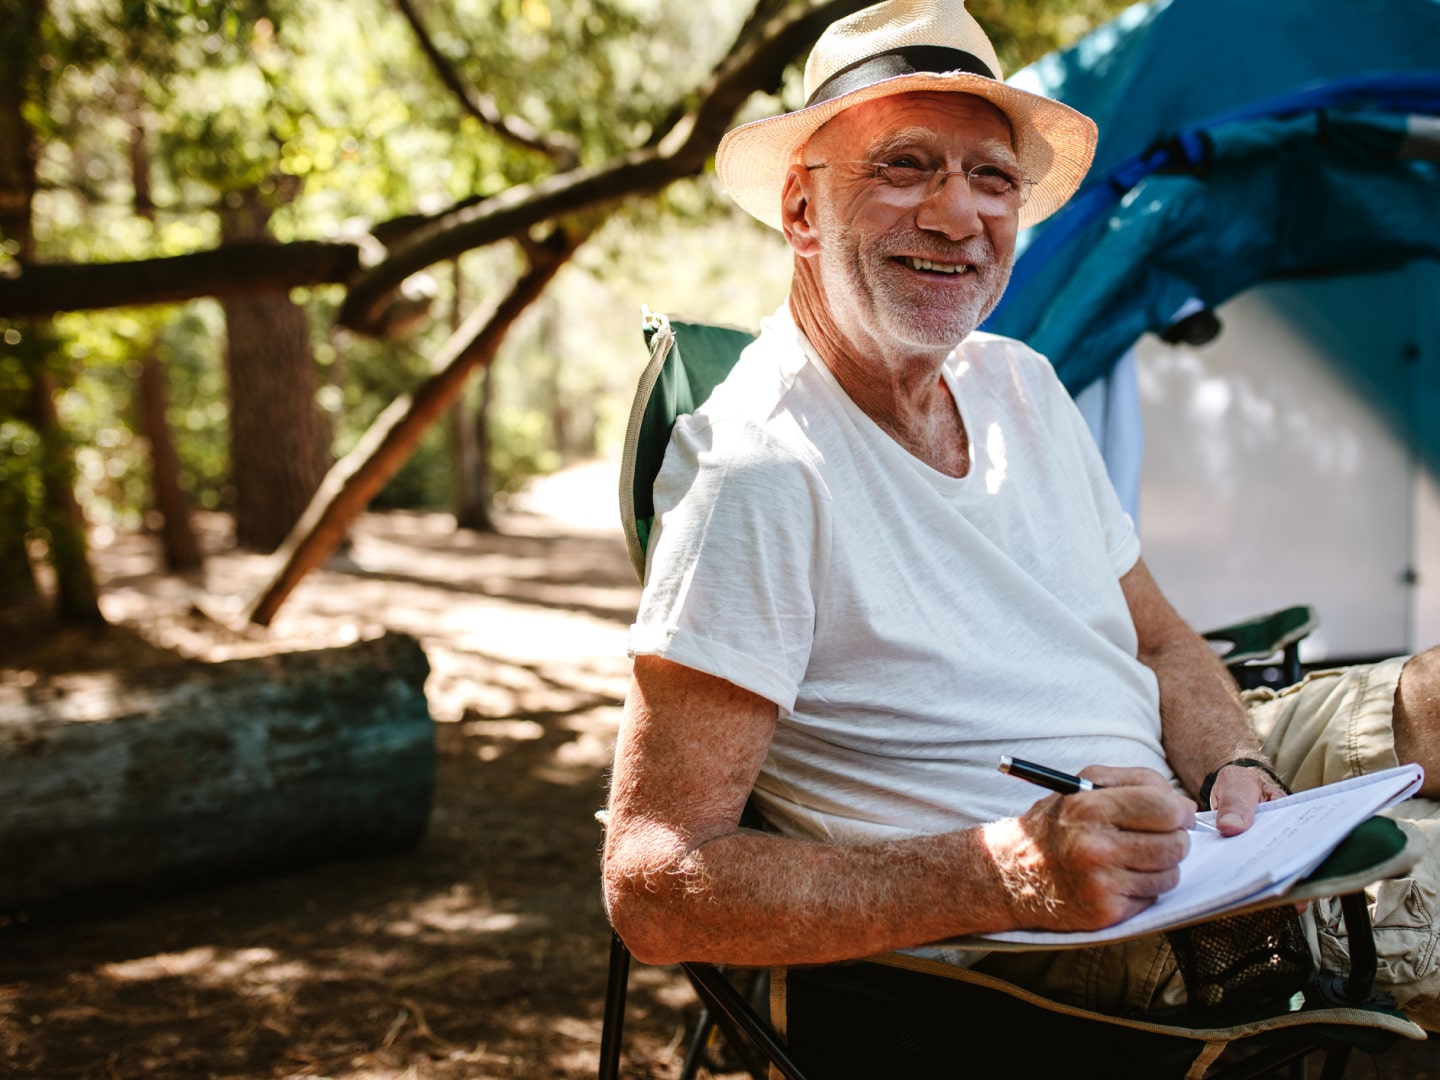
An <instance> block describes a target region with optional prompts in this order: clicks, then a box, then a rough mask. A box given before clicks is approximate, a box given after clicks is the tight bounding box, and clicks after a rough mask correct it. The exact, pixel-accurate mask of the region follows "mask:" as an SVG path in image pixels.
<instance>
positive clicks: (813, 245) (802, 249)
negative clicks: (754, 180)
mask: <svg viewBox="0 0 1440 1080" xmlns="http://www.w3.org/2000/svg"><path fill="white" fill-rule="evenodd" d="M811 183H812V181H811V179H810V173H809V171H808V170H807V169H806V168H805V166H804V165H798V164H797V165H791V166H790V169H789V171H788V172H786V174H785V186H784V187H783V188H781V189H780V229H781V231H782V232H784V233H785V239H786V240H788V241H790V246H791V247H792V248H793V249H794V250H795V254H797V255H805V256H809V255H814V254H815V253H816V252H817V251H819V250H820V233H819V229H818V225H817V223H816V221H815V213H814V208H815V203H814V200H813V199H812V198H811V190H810V185H811Z"/></svg>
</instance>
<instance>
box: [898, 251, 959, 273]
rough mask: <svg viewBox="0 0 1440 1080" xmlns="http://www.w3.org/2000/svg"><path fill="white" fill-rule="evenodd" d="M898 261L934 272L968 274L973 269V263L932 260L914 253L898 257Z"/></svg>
mask: <svg viewBox="0 0 1440 1080" xmlns="http://www.w3.org/2000/svg"><path fill="white" fill-rule="evenodd" d="M900 262H902V263H904V264H905V265H906V266H908V267H909V268H910V269H911V270H928V271H930V272H931V273H935V274H970V273H973V272H974V271H975V266H974V264H973V263H943V262H932V261H931V260H930V259H920V258H916V257H915V256H914V255H906V256H904V257H903V258H901V259H900Z"/></svg>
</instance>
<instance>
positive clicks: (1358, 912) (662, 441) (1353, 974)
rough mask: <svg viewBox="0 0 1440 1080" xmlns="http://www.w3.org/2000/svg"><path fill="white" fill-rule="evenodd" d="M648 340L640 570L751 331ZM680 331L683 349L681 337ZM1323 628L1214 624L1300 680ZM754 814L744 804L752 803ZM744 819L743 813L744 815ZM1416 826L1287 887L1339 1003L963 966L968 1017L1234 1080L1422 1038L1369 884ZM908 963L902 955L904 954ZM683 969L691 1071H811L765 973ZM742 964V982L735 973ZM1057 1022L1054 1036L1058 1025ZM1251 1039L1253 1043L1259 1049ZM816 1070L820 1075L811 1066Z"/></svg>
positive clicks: (630, 479)
mask: <svg viewBox="0 0 1440 1080" xmlns="http://www.w3.org/2000/svg"><path fill="white" fill-rule="evenodd" d="M645 339H646V342H647V344H648V345H649V348H650V362H649V364H648V365H647V366H646V368H645V371H644V373H643V375H642V376H641V379H640V383H639V386H638V388H637V390H636V394H635V400H634V404H633V405H632V407H631V412H630V419H629V426H628V430H627V434H626V439H625V451H624V455H623V458H622V462H621V477H620V505H621V517H622V520H623V523H624V530H625V542H626V547H627V548H628V551H629V555H630V561H631V565H632V566H633V567H634V569H635V573H636V575H637V576H638V577H639V578H640V579H641V580H642V581H643V580H644V575H645V558H646V551H647V547H648V544H649V539H650V533H651V531H652V529H653V527H654V515H655V507H654V503H653V501H652V498H651V486H652V484H653V483H654V480H655V476H656V474H657V473H658V472H659V470H660V464H661V461H662V460H663V458H664V454H665V448H666V445H667V444H668V442H669V436H670V431H671V429H672V427H673V426H674V423H675V420H676V418H677V417H679V416H681V415H683V414H685V413H688V412H691V411H693V410H694V409H695V408H696V407H697V406H698V405H699V404H701V403H702V402H704V401H705V399H706V398H707V397H708V396H709V395H710V392H711V391H712V390H713V389H714V387H715V386H716V385H717V384H718V383H719V382H720V381H721V380H722V379H724V377H725V376H726V374H728V373H729V371H730V369H731V368H732V367H733V366H734V364H735V362H736V361H737V359H738V358H739V355H740V353H741V351H742V350H743V349H744V348H745V346H746V345H748V344H749V343H750V342H751V341H752V340H753V339H754V335H752V334H750V333H747V332H745V331H743V330H736V329H732V328H727V327H721V326H713V325H708V324H704V323H688V322H680V321H678V320H676V321H671V320H669V319H667V318H666V317H665V316H664V315H658V314H651V313H650V312H648V311H647V312H646V316H645ZM682 341H683V346H684V347H683V353H682V349H681V342H682ZM1314 625H1315V616H1314V613H1313V611H1311V609H1310V608H1308V607H1297V608H1288V609H1285V610H1284V611H1280V612H1276V613H1274V614H1272V615H1267V616H1263V617H1261V618H1259V619H1254V620H1250V621H1248V622H1246V623H1242V624H1238V625H1236V626H1231V627H1226V628H1223V629H1220V630H1216V631H1212V632H1211V633H1210V634H1208V635H1206V636H1207V638H1208V639H1210V640H1211V642H1212V644H1213V645H1214V646H1216V647H1217V650H1218V651H1220V652H1221V655H1222V658H1223V659H1224V660H1225V662H1226V663H1227V664H1228V665H1231V666H1232V669H1233V668H1235V667H1238V666H1239V665H1244V664H1257V663H1269V662H1271V661H1272V660H1273V658H1274V657H1275V656H1276V655H1277V654H1283V658H1282V660H1281V666H1282V667H1283V671H1284V675H1285V676H1286V677H1287V678H1289V679H1290V680H1291V681H1293V680H1294V679H1298V677H1299V655H1298V642H1299V640H1300V639H1301V638H1303V637H1304V636H1305V634H1307V633H1308V632H1309V631H1310V629H1311V628H1312V627H1313V626H1314ZM748 812H750V811H749V810H748V808H747V813H748ZM742 824H745V821H744V820H743V819H742ZM1420 846H1421V843H1420V841H1419V840H1418V837H1417V836H1416V835H1415V834H1413V833H1408V832H1406V831H1405V829H1403V828H1402V827H1401V826H1399V825H1396V824H1395V823H1394V822H1392V821H1390V820H1389V819H1386V818H1381V817H1376V818H1372V819H1371V820H1370V821H1368V822H1366V823H1364V824H1363V825H1362V826H1360V827H1359V828H1357V829H1356V830H1355V831H1354V832H1353V833H1352V834H1351V835H1350V836H1349V838H1347V840H1346V841H1345V842H1344V843H1342V844H1341V846H1340V847H1339V848H1338V849H1337V850H1336V851H1335V852H1334V853H1333V854H1332V855H1331V856H1330V857H1329V858H1328V859H1327V860H1326V861H1325V862H1324V864H1322V865H1321V866H1320V867H1319V868H1318V869H1317V870H1316V871H1315V872H1314V873H1313V874H1312V875H1311V876H1310V877H1309V878H1308V879H1307V880H1306V881H1305V882H1302V883H1301V884H1300V885H1299V886H1297V887H1296V888H1295V889H1293V890H1291V892H1290V893H1288V894H1287V902H1294V901H1296V900H1300V899H1312V898H1316V899H1318V898H1321V897H1333V896H1340V897H1341V905H1342V910H1343V913H1344V917H1345V920H1346V926H1347V929H1348V934H1349V939H1350V949H1351V964H1350V972H1349V976H1348V978H1347V979H1345V980H1343V985H1341V986H1338V987H1331V988H1328V989H1329V991H1330V993H1329V994H1328V997H1329V1002H1330V1003H1329V1004H1327V1003H1326V1002H1325V1001H1322V1000H1319V999H1320V998H1321V997H1322V996H1326V995H1323V994H1322V993H1320V991H1319V990H1312V991H1307V999H1306V1002H1305V1006H1304V1008H1303V1009H1300V1010H1297V1011H1289V1012H1279V1011H1277V1010H1262V1011H1256V1010H1251V1011H1249V1012H1247V1013H1244V1014H1241V1013H1234V1014H1231V1015H1227V1016H1225V1017H1224V1020H1223V1023H1221V1022H1220V1021H1219V1020H1217V1019H1216V1018H1215V1017H1214V1016H1213V1015H1206V1014H1198V1013H1186V1014H1182V1015H1180V1016H1178V1017H1177V1016H1167V1017H1165V1018H1164V1021H1163V1022H1158V1021H1157V1022H1150V1021H1148V1020H1145V1021H1136V1020H1128V1019H1121V1018H1117V1017H1112V1016H1108V1015H1105V1014H1101V1013H1095V1012H1091V1011H1088V1010H1083V1009H1077V1008H1073V1007H1070V1006H1066V1005H1062V1004H1060V1003H1057V1002H1053V1001H1048V1000H1046V999H1043V998H1040V997H1038V996H1036V995H1034V994H1031V993H1029V992H1028V991H1025V990H1023V989H1021V988H1019V987H1016V986H1013V985H1011V984H1009V983H1006V982H1003V981H1001V980H999V979H995V978H993V977H990V976H986V975H982V974H978V973H973V972H969V973H965V977H964V978H962V980H961V985H963V986H964V987H965V988H964V990H963V993H964V994H966V995H968V997H969V998H973V1001H971V1000H967V1002H966V1004H965V1006H964V1010H963V1015H965V1017H966V1023H967V1024H970V1025H973V1026H974V1028H975V1030H977V1031H981V1030H983V1031H985V1032H986V1033H987V1036H989V1035H992V1033H996V1032H1005V1031H1009V1032H1020V1033H1028V1034H1029V1036H1030V1037H1031V1038H1033V1033H1034V1032H1035V1031H1037V1030H1044V1031H1045V1032H1046V1035H1047V1038H1049V1037H1051V1036H1052V1035H1056V1036H1057V1037H1063V1038H1064V1039H1065V1040H1066V1041H1067V1045H1068V1044H1069V1043H1070V1041H1072V1040H1073V1041H1074V1042H1075V1043H1076V1044H1077V1045H1078V1044H1080V1043H1085V1042H1087V1041H1088V1042H1089V1043H1091V1044H1093V1045H1097V1046H1099V1047H1103V1053H1104V1054H1105V1055H1106V1056H1108V1057H1112V1058H1113V1057H1114V1056H1115V1055H1116V1054H1117V1053H1122V1052H1124V1051H1123V1050H1117V1045H1119V1040H1122V1039H1128V1040H1129V1042H1128V1043H1125V1044H1124V1046H1125V1048H1126V1049H1130V1048H1133V1047H1141V1048H1142V1049H1143V1052H1144V1053H1146V1054H1147V1055H1148V1056H1149V1057H1150V1058H1151V1059H1153V1060H1155V1061H1157V1062H1163V1063H1164V1064H1166V1065H1169V1066H1171V1067H1174V1066H1176V1065H1179V1066H1180V1067H1181V1068H1186V1067H1188V1068H1189V1069H1190V1071H1189V1073H1187V1075H1194V1076H1200V1075H1206V1076H1211V1075H1223V1076H1225V1077H1227V1078H1228V1080H1244V1078H1246V1077H1259V1076H1263V1075H1265V1074H1267V1073H1269V1072H1271V1071H1273V1070H1274V1069H1276V1068H1278V1067H1281V1066H1283V1065H1285V1064H1287V1063H1295V1064H1294V1065H1292V1067H1298V1066H1299V1063H1300V1062H1301V1059H1303V1058H1304V1057H1306V1056H1307V1055H1309V1054H1311V1053H1314V1052H1316V1051H1324V1052H1325V1053H1326V1066H1325V1070H1324V1076H1325V1077H1326V1078H1330V1080H1339V1077H1340V1076H1341V1075H1342V1074H1343V1072H1344V1069H1345V1064H1346V1061H1347V1060H1348V1056H1349V1053H1350V1050H1351V1048H1352V1047H1359V1048H1361V1049H1364V1050H1366V1051H1370V1052H1378V1051H1380V1050H1383V1049H1384V1048H1385V1047H1388V1046H1389V1045H1391V1044H1392V1043H1393V1042H1394V1041H1395V1039H1397V1038H1400V1037H1402V1036H1403V1037H1409V1038H1413V1039H1424V1038H1425V1033H1424V1031H1423V1030H1422V1029H1421V1028H1419V1027H1418V1026H1416V1025H1415V1024H1413V1023H1411V1022H1410V1021H1408V1020H1406V1019H1404V1018H1403V1017H1402V1016H1400V1014H1399V1013H1397V1012H1395V1011H1393V1010H1391V1009H1389V1008H1387V1007H1386V1005H1385V1002H1384V1001H1383V1000H1380V999H1378V998H1377V997H1376V995H1374V993H1373V980H1374V976H1375V972H1376V955H1375V947H1374V941H1373V937H1372V934H1371V927H1370V919H1369V913H1368V911H1367V908H1366V904H1365V897H1364V893H1363V891H1362V890H1363V887H1364V886H1365V885H1366V884H1369V883H1370V882H1372V881H1376V880H1379V879H1381V878H1384V877H1387V876H1393V875H1395V874H1399V873H1401V872H1403V871H1404V870H1405V869H1406V868H1408V867H1409V866H1410V865H1412V864H1413V862H1414V861H1415V859H1416V858H1417V857H1418V852H1419V848H1420ZM901 966H905V965H904V964H903V961H902V965H901ZM680 968H681V970H682V971H683V972H684V974H685V975H686V977H687V978H688V979H689V981H690V983H691V985H692V986H693V987H694V989H695V992H696V995H697V997H698V998H699V999H700V1002H701V1006H702V1009H701V1015H700V1020H699V1024H698V1028H697V1031H696V1032H695V1035H694V1036H693V1037H692V1039H691V1043H690V1049H689V1053H688V1055H687V1057H686V1060H685V1064H684V1066H683V1070H682V1073H681V1076H682V1078H684V1080H688V1078H690V1077H693V1076H694V1075H695V1074H696V1072H697V1070H698V1069H699V1067H700V1065H701V1064H702V1060H703V1055H704V1053H705V1050H706V1045H707V1043H708V1042H709V1041H710V1037H711V1034H712V1032H713V1031H714V1030H715V1029H717V1028H718V1030H719V1031H721V1032H723V1034H724V1035H725V1038H726V1042H727V1044H728V1045H729V1046H730V1047H731V1049H732V1050H733V1051H734V1052H735V1053H736V1054H737V1055H738V1056H739V1058H740V1060H741V1061H742V1062H743V1067H744V1068H745V1069H746V1070H747V1071H749V1072H750V1074H751V1075H752V1076H754V1077H755V1078H756V1080H763V1078H764V1077H766V1076H767V1075H771V1073H770V1072H769V1070H771V1069H772V1068H773V1070H774V1073H775V1074H778V1075H782V1076H785V1077H789V1078H792V1080H803V1078H804V1077H805V1075H806V1074H805V1073H804V1071H803V1069H802V1064H803V1063H801V1062H798V1061H796V1060H795V1059H794V1057H793V1055H792V1053H791V1051H790V1048H789V1047H787V1046H786V1044H785V1041H784V1039H783V1038H782V1037H781V1036H780V1034H779V1033H778V1032H777V1031H776V1029H775V1028H774V1027H773V1026H772V1025H771V1024H770V1022H769V1021H768V1019H767V1018H766V1016H765V1015H764V1009H763V1007H762V1006H761V1005H760V1004H759V1003H758V1002H757V1001H756V997H757V993H758V992H759V991H760V990H761V989H763V981H764V980H763V975H764V974H765V973H764V972H760V971H750V972H741V973H734V972H728V973H727V972H726V971H725V970H723V969H722V968H721V967H719V966H717V965H713V964H699V963H683V964H681V965H680ZM629 969H630V954H629V951H628V950H627V949H626V947H625V944H624V942H622V941H621V940H620V937H619V935H617V934H614V933H613V932H612V935H611V949H610V968H609V982H608V986H607V991H606V1000H605V1011H604V1021H603V1030H602V1034H601V1048H600V1071H599V1076H600V1080H613V1078H614V1077H616V1076H618V1075H619V1061H620V1044H621V1035H622V1031H623V1024H624V1015H625V1002H626V996H627V987H628V977H629ZM737 974H738V975H739V976H740V978H739V982H740V985H739V986H737V985H736V981H734V976H735V975H737ZM1057 1033H1058V1034H1057ZM1232 1043H1237V1044H1240V1045H1242V1046H1244V1047H1245V1048H1246V1053H1245V1056H1244V1057H1243V1059H1242V1060H1240V1061H1238V1062H1234V1063H1233V1064H1228V1065H1227V1068H1226V1070H1225V1071H1224V1072H1223V1073H1220V1074H1214V1073H1209V1072H1206V1069H1207V1068H1208V1067H1209V1065H1210V1064H1211V1063H1212V1062H1214V1061H1215V1060H1216V1059H1217V1058H1218V1057H1219V1055H1220V1053H1221V1052H1222V1051H1223V1050H1224V1049H1225V1048H1226V1047H1227V1046H1229V1045H1230V1044H1232ZM1252 1048H1253V1049H1254V1052H1253V1053H1251V1052H1250V1050H1251V1049H1252ZM812 1080H824V1078H823V1077H819V1076H814V1077H812Z"/></svg>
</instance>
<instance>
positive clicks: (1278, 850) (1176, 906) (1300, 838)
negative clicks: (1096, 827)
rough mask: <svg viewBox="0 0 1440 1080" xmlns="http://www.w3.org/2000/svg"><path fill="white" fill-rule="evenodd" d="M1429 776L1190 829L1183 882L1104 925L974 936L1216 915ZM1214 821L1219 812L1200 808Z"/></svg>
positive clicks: (1259, 892)
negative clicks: (1216, 828)
mask: <svg viewBox="0 0 1440 1080" xmlns="http://www.w3.org/2000/svg"><path fill="white" fill-rule="evenodd" d="M1424 779H1425V772H1424V770H1423V769H1421V768H1420V766H1419V765H1399V766H1397V767H1395V768H1393V769H1386V770H1385V771H1383V772H1377V773H1370V774H1368V775H1366V776H1357V777H1354V778H1353V779H1350V780H1342V781H1340V782H1339V783H1337V784H1327V785H1325V786H1324V787H1318V788H1311V789H1310V790H1309V791H1300V792H1297V793H1295V794H1294V795H1289V796H1287V797H1285V798H1283V799H1276V800H1275V801H1274V802H1268V803H1262V804H1261V805H1260V806H1259V807H1258V808H1257V810H1256V814H1255V824H1254V825H1252V826H1251V827H1250V829H1248V830H1247V831H1246V832H1243V833H1240V834H1239V835H1238V836H1221V835H1220V834H1219V833H1212V832H1208V831H1204V830H1195V831H1193V832H1192V833H1191V834H1190V853H1189V854H1188V855H1186V856H1185V859H1184V861H1183V862H1181V864H1180V883H1179V884H1178V885H1176V886H1175V888H1174V889H1172V890H1171V891H1170V892H1168V893H1166V894H1165V895H1164V896H1162V897H1160V899H1158V900H1156V901H1155V903H1154V904H1152V905H1151V906H1150V907H1148V908H1146V909H1145V910H1144V911H1142V912H1139V913H1138V914H1136V915H1132V916H1131V917H1130V918H1128V919H1126V920H1125V921H1124V922H1120V923H1116V924H1115V925H1114V926H1110V927H1106V928H1105V929H1104V930H1095V931H1082V932H1067V933H1062V932H1056V931H1044V930H1010V931H1006V932H1003V933H998V934H986V935H984V936H983V938H977V939H976V940H988V941H1005V942H1012V943H1015V944H1027V945H1040V946H1044V945H1054V946H1058V947H1064V946H1074V945H1088V944H1099V943H1101V942H1106V941H1118V940H1120V939H1122V938H1129V937H1135V936H1137V935H1139V934H1148V933H1151V932H1152V931H1156V930H1165V929H1168V928H1170V927H1172V926H1180V925H1183V924H1186V923H1192V922H1196V921H1199V920H1201V919H1207V918H1212V917H1218V916H1220V915H1223V914H1224V913H1225V912H1226V911H1228V910H1230V909H1232V908H1238V907H1243V906H1248V905H1250V904H1253V903H1255V902H1257V901H1260V900H1264V899H1266V898H1268V897H1275V896H1280V895H1282V894H1283V893H1284V892H1285V891H1286V890H1287V889H1289V888H1290V887H1291V886H1292V885H1294V884H1295V883H1296V882H1297V881H1299V880H1301V879H1302V878H1304V877H1305V876H1306V875H1307V874H1309V873H1310V872H1311V871H1312V870H1314V869H1315V868H1316V867H1317V866H1319V865H1320V864H1321V863H1322V862H1324V861H1325V857H1326V856H1327V855H1329V854H1330V853H1331V852H1332V851H1334V850H1335V848H1336V847H1338V846H1339V844H1340V842H1341V841H1342V840H1344V839H1345V837H1346V836H1348V835H1349V834H1350V831H1351V830H1352V829H1354V828H1355V826H1357V825H1359V824H1360V823H1361V822H1363V821H1366V820H1368V819H1369V818H1371V817H1372V816H1374V815H1375V814H1377V813H1378V812H1379V811H1381V810H1383V809H1385V808H1386V807H1388V806H1394V805H1395V804H1396V803H1398V802H1402V801H1403V800H1405V799H1408V798H1409V797H1410V796H1411V795H1413V794H1415V793H1416V792H1417V791H1418V790H1419V789H1420V785H1421V783H1422V782H1423V781H1424ZM1197 817H1198V818H1199V819H1200V820H1202V821H1209V822H1211V823H1213V821H1214V817H1215V815H1214V813H1213V811H1212V812H1207V813H1203V814H1198V815H1197Z"/></svg>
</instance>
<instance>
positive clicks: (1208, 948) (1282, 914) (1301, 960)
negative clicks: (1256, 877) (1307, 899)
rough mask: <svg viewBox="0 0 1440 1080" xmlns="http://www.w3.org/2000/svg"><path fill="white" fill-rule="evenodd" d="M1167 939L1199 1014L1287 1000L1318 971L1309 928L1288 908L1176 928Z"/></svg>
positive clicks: (1192, 1003) (1167, 935)
mask: <svg viewBox="0 0 1440 1080" xmlns="http://www.w3.org/2000/svg"><path fill="white" fill-rule="evenodd" d="M1165 938H1166V940H1167V941H1169V942H1170V948H1171V950H1172V951H1173V952H1174V954H1175V960H1176V962H1177V963H1178V964H1179V966H1180V975H1181V977H1182V978H1183V979H1184V980H1185V990H1186V992H1187V994H1188V995H1189V998H1190V1007H1191V1008H1193V1009H1197V1010H1207V1009H1239V1008H1248V1007H1251V1006H1255V1005H1262V1004H1266V1003H1270V1002H1275V1001H1279V1000H1283V999H1285V998H1288V997H1290V996H1291V995H1293V994H1294V993H1295V992H1296V991H1297V990H1302V989H1304V988H1305V985H1306V984H1307V983H1309V981H1310V979H1311V977H1312V976H1313V975H1314V973H1315V966H1314V959H1313V958H1312V957H1311V955H1310V945H1309V943H1308V942H1307V941H1306V939H1305V927H1304V926H1303V924H1302V923H1301V921H1300V916H1299V914H1297V913H1296V911H1295V909H1294V908H1293V907H1291V906H1290V905H1288V904H1286V905H1282V906H1280V907H1273V908H1265V909H1263V910H1261V911H1249V912H1245V913H1244V914H1241V915H1231V916H1230V917H1228V918H1224V919H1214V920H1212V921H1210V922H1205V923H1199V924H1197V925H1195V926H1187V927H1185V928H1183V929H1180V930H1170V931H1167V932H1166V934H1165Z"/></svg>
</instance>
